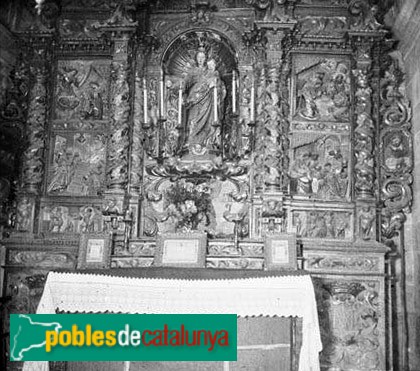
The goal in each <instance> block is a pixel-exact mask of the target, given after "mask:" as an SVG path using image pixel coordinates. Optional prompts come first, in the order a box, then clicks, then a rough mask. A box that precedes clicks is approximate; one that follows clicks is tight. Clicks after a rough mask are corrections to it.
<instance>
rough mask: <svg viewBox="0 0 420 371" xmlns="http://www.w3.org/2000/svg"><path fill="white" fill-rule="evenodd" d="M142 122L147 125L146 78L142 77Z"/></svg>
mask: <svg viewBox="0 0 420 371" xmlns="http://www.w3.org/2000/svg"><path fill="white" fill-rule="evenodd" d="M143 120H144V123H145V124H146V123H147V85H146V78H145V77H143Z"/></svg>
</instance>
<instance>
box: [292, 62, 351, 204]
mask: <svg viewBox="0 0 420 371" xmlns="http://www.w3.org/2000/svg"><path fill="white" fill-rule="evenodd" d="M350 103H351V83H350V65H349V60H348V59H347V58H345V57H339V56H325V55H322V56H321V55H313V54H311V55H303V54H297V55H295V56H294V58H293V71H292V94H291V120H292V122H291V135H290V158H291V163H290V168H289V176H290V179H291V181H290V192H291V194H292V195H295V197H296V198H299V197H301V196H303V198H307V197H312V198H317V199H322V200H337V201H345V200H346V201H350V196H351V192H350V184H351V183H350V179H351V166H350V162H351V146H350V138H351V137H350V135H351V131H350V128H351V113H352V112H351V106H350Z"/></svg>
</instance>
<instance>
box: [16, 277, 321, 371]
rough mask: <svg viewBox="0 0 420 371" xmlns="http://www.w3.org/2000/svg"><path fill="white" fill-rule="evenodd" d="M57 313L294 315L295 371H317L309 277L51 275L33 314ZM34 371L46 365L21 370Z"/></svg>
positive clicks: (316, 330)
mask: <svg viewBox="0 0 420 371" xmlns="http://www.w3.org/2000/svg"><path fill="white" fill-rule="evenodd" d="M56 310H58V311H66V312H106V311H107V312H114V313H118V312H121V313H148V314H189V313H191V314H193V313H194V314H212V313H216V314H219V313H220V314H232V313H234V314H237V315H238V316H241V317H246V316H284V317H289V316H298V317H301V318H302V347H301V351H300V359H299V371H319V370H320V367H319V359H318V353H319V352H320V351H321V350H322V344H321V337H320V332H319V324H318V313H317V309H316V302H315V293H314V289H313V285H312V280H311V278H310V276H309V275H290V276H287V275H285V276H271V277H256V278H238V279H202V280H197V279H194V280H187V279H161V278H130V277H115V276H106V275H95V274H82V273H57V272H50V273H49V275H48V278H47V281H46V283H45V288H44V292H43V295H42V297H41V301H40V303H39V306H38V309H37V313H40V314H42V313H55V312H56ZM38 370H39V371H41V370H42V371H47V370H48V362H26V363H25V365H24V371H38Z"/></svg>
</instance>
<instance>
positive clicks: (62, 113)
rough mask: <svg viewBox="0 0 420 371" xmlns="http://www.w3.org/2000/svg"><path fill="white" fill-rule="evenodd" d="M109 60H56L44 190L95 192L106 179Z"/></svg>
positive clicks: (62, 193) (72, 193) (73, 193)
mask: <svg viewBox="0 0 420 371" xmlns="http://www.w3.org/2000/svg"><path fill="white" fill-rule="evenodd" d="M109 75H110V62H109V61H108V60H94V61H88V60H59V61H58V63H57V79H56V85H55V99H54V104H53V121H52V131H51V137H50V138H51V139H50V156H49V166H48V174H47V182H46V193H47V194H48V195H51V196H58V195H60V196H98V195H100V194H101V193H102V190H103V187H104V181H105V171H106V169H105V163H106V145H107V137H106V133H107V130H108V121H109V116H110V112H109V97H108V94H109Z"/></svg>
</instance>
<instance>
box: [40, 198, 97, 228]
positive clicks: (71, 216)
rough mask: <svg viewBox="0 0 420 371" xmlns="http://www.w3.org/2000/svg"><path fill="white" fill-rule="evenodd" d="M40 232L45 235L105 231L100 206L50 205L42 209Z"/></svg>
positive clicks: (61, 203) (62, 203)
mask: <svg viewBox="0 0 420 371" xmlns="http://www.w3.org/2000/svg"><path fill="white" fill-rule="evenodd" d="M39 230H40V231H41V232H43V233H48V234H49V233H51V234H57V233H67V234H73V233H77V234H80V233H94V232H102V231H103V230H104V221H103V216H102V210H101V206H100V205H93V204H88V205H83V206H81V205H80V204H77V205H74V204H70V203H64V202H60V203H48V204H45V205H43V206H42V207H41V213H40V226H39Z"/></svg>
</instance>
